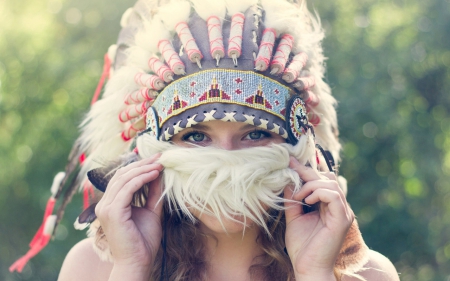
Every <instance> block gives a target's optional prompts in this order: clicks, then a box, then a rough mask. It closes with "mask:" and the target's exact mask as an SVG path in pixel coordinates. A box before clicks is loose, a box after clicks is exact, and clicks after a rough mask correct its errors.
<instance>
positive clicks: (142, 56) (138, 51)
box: [127, 46, 154, 72]
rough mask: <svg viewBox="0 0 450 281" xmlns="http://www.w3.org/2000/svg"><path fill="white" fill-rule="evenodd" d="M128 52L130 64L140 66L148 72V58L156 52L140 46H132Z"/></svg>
mask: <svg viewBox="0 0 450 281" xmlns="http://www.w3.org/2000/svg"><path fill="white" fill-rule="evenodd" d="M127 54H128V64H129V65H130V66H132V67H136V68H140V69H142V70H144V71H145V72H148V71H149V70H150V67H149V65H148V60H149V59H150V58H151V57H152V56H154V54H152V53H151V52H149V51H147V50H144V49H143V48H141V47H138V46H135V47H130V48H129V49H128V50H127Z"/></svg>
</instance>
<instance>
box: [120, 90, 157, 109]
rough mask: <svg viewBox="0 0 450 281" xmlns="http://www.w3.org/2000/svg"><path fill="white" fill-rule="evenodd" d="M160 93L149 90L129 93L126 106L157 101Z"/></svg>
mask: <svg viewBox="0 0 450 281" xmlns="http://www.w3.org/2000/svg"><path fill="white" fill-rule="evenodd" d="M157 94H158V92H155V91H152V90H150V89H149V88H142V89H139V90H137V91H134V92H131V93H129V94H128V95H127V96H126V98H125V104H126V105H130V104H135V103H141V102H144V101H153V100H155V98H156V96H157Z"/></svg>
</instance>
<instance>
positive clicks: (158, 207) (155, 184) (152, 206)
mask: <svg viewBox="0 0 450 281" xmlns="http://www.w3.org/2000/svg"><path fill="white" fill-rule="evenodd" d="M161 179H162V174H160V175H159V176H158V177H157V178H156V179H155V180H154V181H152V182H151V183H150V185H149V189H148V198H147V203H146V205H145V207H146V208H147V209H148V210H150V211H152V212H154V213H155V214H156V215H158V216H159V217H161V213H162V206H163V200H161V199H162V198H161V195H162V191H163V188H162V185H161Z"/></svg>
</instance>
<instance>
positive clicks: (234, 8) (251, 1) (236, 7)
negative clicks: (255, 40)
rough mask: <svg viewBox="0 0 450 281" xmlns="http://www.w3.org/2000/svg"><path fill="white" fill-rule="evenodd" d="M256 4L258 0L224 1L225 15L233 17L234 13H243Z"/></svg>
mask: <svg viewBox="0 0 450 281" xmlns="http://www.w3.org/2000/svg"><path fill="white" fill-rule="evenodd" d="M256 4H258V0H240V1H235V0H225V5H226V7H227V13H228V15H229V16H233V15H234V14H236V13H239V12H240V13H243V12H245V10H247V9H248V8H249V7H250V6H253V5H256Z"/></svg>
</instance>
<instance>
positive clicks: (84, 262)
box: [58, 238, 113, 281]
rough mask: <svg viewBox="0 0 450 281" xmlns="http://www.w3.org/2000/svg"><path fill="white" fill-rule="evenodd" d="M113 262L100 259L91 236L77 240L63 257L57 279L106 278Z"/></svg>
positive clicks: (86, 279)
mask: <svg viewBox="0 0 450 281" xmlns="http://www.w3.org/2000/svg"><path fill="white" fill-rule="evenodd" d="M112 267H113V264H112V263H110V262H105V261H102V260H100V258H99V257H98V255H97V254H96V253H95V251H94V248H93V240H92V238H87V239H84V240H82V241H80V242H78V243H77V244H76V245H75V246H73V247H72V249H71V250H70V251H69V253H68V254H67V256H66V258H65V259H64V263H63V265H62V268H61V271H60V273H59V277H58V281H76V280H83V281H89V280H99V281H100V280H108V278H109V275H110V273H111V270H112Z"/></svg>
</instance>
